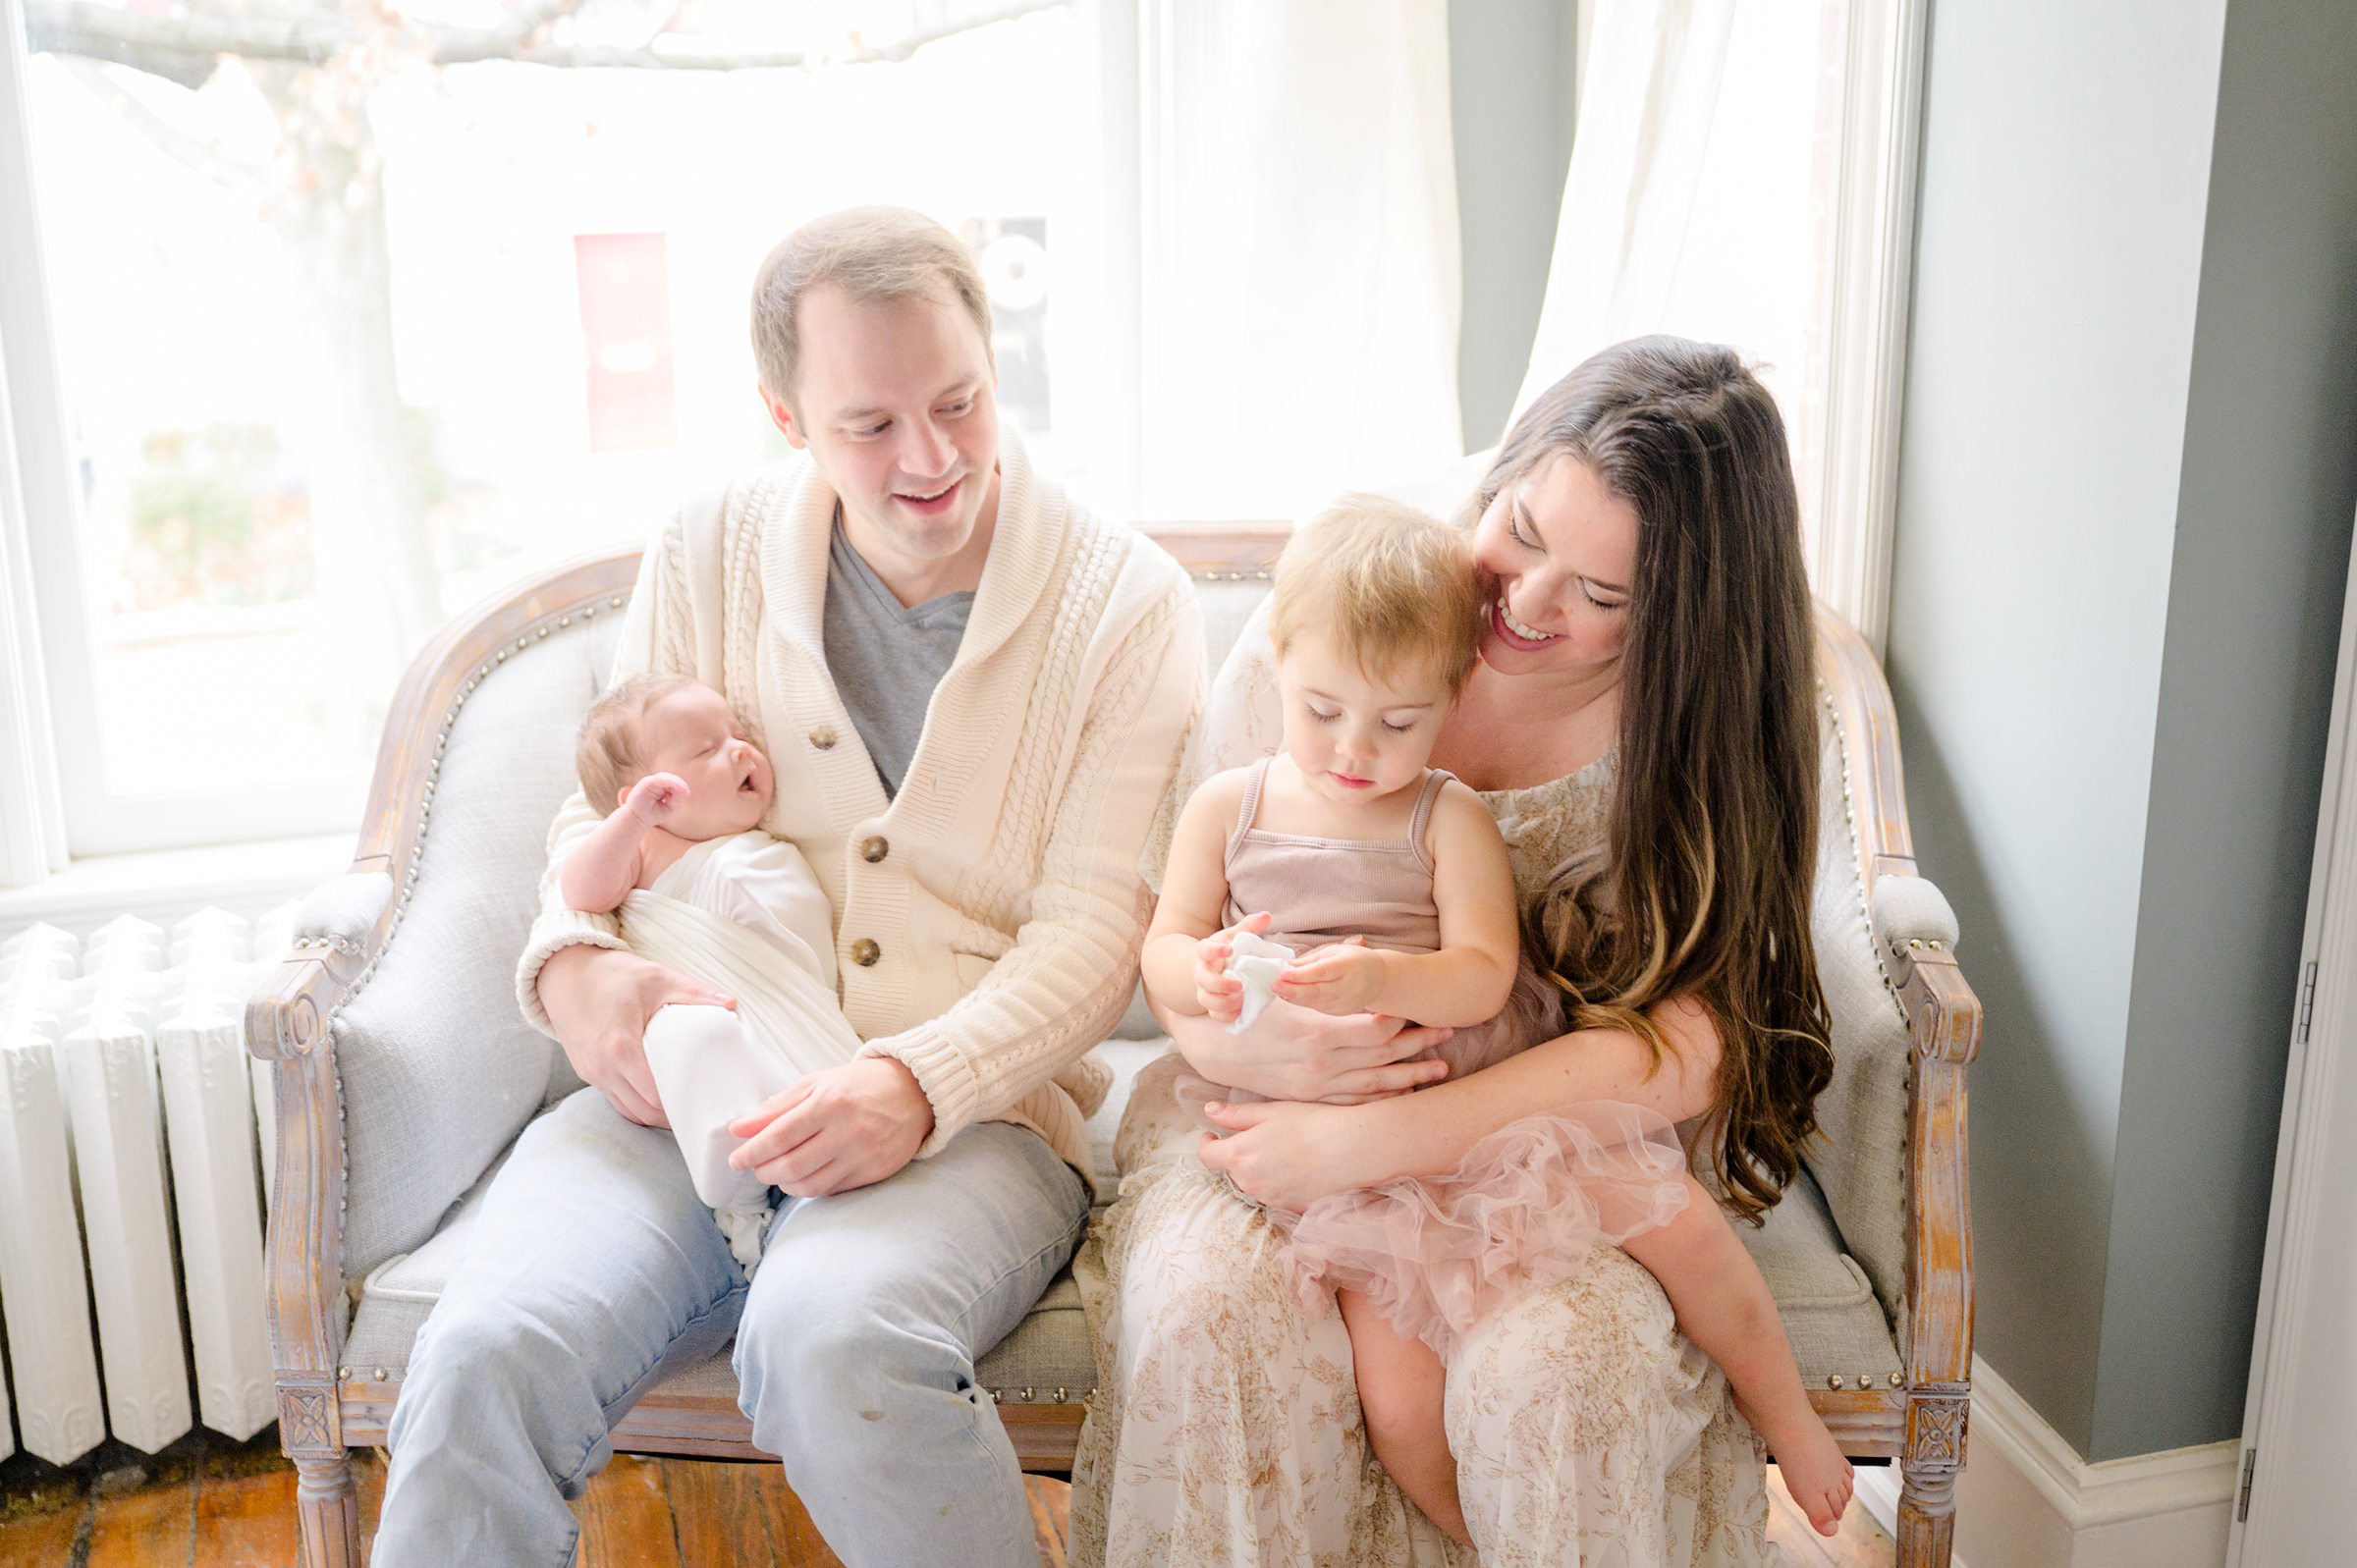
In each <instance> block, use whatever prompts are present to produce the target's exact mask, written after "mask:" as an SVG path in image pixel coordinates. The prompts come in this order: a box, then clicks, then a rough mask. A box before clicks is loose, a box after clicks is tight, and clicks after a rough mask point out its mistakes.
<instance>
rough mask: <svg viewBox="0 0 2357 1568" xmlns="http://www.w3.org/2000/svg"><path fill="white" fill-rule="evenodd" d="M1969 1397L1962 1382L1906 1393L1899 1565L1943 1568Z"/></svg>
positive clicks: (1951, 1543) (1950, 1545)
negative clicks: (1905, 1450)
mask: <svg viewBox="0 0 2357 1568" xmlns="http://www.w3.org/2000/svg"><path fill="white" fill-rule="evenodd" d="M1971 1410H1972V1404H1971V1395H1970V1393H1969V1391H1968V1390H1967V1388H1966V1387H1965V1385H1964V1384H1963V1383H1961V1382H1953V1383H1931V1384H1921V1385H1918V1386H1917V1387H1915V1388H1912V1389H1910V1390H1908V1394H1907V1452H1906V1457H1905V1458H1904V1459H1902V1460H1900V1461H1899V1474H1900V1475H1901V1476H1902V1477H1903V1478H1904V1480H1903V1482H1902V1484H1901V1485H1900V1487H1899V1489H1898V1568H1947V1565H1948V1558H1949V1555H1950V1554H1951V1553H1952V1552H1953V1551H1954V1550H1955V1544H1956V1472H1957V1471H1958V1470H1960V1469H1961V1468H1963V1464H1964V1435H1965V1426H1966V1423H1967V1422H1968V1421H1969V1420H1970V1416H1971Z"/></svg>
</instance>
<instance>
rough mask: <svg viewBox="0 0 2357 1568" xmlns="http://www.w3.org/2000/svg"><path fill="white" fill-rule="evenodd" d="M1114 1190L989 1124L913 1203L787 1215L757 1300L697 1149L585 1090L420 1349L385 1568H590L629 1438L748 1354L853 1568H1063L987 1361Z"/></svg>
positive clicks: (893, 1194)
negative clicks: (1029, 1488)
mask: <svg viewBox="0 0 2357 1568" xmlns="http://www.w3.org/2000/svg"><path fill="white" fill-rule="evenodd" d="M1087 1217H1088V1196H1087V1188H1086V1186H1085V1184H1084V1183H1083V1182H1082V1181H1081V1179H1080V1177H1079V1176H1078V1174H1077V1173H1075V1172H1074V1171H1073V1170H1072V1168H1071V1167H1070V1166H1069V1165H1067V1164H1066V1163H1064V1162H1063V1161H1061V1160H1059V1159H1057V1157H1056V1155H1055V1154H1054V1153H1053V1152H1052V1151H1051V1150H1050V1149H1049V1148H1048V1146H1047V1143H1046V1142H1045V1141H1044V1140H1043V1139H1041V1138H1040V1137H1039V1136H1038V1135H1037V1134H1035V1133H1031V1132H1028V1131H1025V1130H1024V1129H1022V1128H1020V1127H1015V1126H1012V1125H1010V1124H1008V1123H1005V1122H986V1123H982V1124H980V1125H976V1126H972V1127H968V1128H967V1129H966V1130H965V1131H963V1132H961V1133H959V1135H958V1136H957V1137H956V1138H955V1139H953V1140H952V1141H951V1143H950V1145H949V1147H948V1148H946V1149H944V1150H943V1151H942V1152H941V1153H940V1154H938V1155H936V1156H934V1157H933V1158H932V1159H930V1160H924V1161H919V1162H915V1163H913V1164H910V1165H909V1166H908V1167H907V1168H905V1169H904V1170H903V1171H901V1172H900V1173H899V1174H898V1175H896V1176H894V1177H892V1178H891V1179H890V1180H888V1181H882V1182H878V1183H877V1184H876V1185H874V1186H872V1187H865V1188H861V1189H860V1190H859V1191H857V1192H850V1193H843V1194H840V1195H838V1196H836V1197H832V1198H811V1199H792V1198H789V1199H787V1200H785V1201H784V1202H783V1203H781V1204H780V1205H779V1207H778V1210H777V1213H776V1216H775V1217H774V1218H773V1219H772V1221H771V1224H770V1232H769V1246H768V1250H767V1252H766V1254H765V1255H764V1257H763V1260H762V1264H761V1267H760V1269H759V1270H758V1271H755V1273H754V1275H753V1279H752V1282H751V1284H750V1286H749V1287H748V1286H747V1284H746V1281H745V1276H744V1271H742V1270H741V1269H740V1268H739V1267H738V1266H737V1262H736V1260H735V1259H734V1258H732V1257H730V1256H729V1247H728V1243H727V1241H725V1240H724V1239H723V1238H722V1236H721V1233H720V1230H719V1227H718V1226H716V1225H715V1224H714V1223H713V1222H712V1213H711V1211H710V1210H708V1209H706V1208H705V1207H704V1206H703V1205H702V1204H700V1203H698V1202H697V1201H696V1196H695V1190H694V1188H693V1187H692V1186H691V1185H690V1184H689V1182H688V1177H687V1169H686V1166H685V1163H684V1162H682V1161H681V1159H680V1152H679V1148H678V1146H677V1145H676V1144H675V1143H674V1142H673V1141H672V1137H671V1134H670V1133H668V1132H664V1131H661V1130H658V1129H649V1128H645V1127H639V1126H634V1125H632V1124H631V1123H630V1122H628V1121H625V1120H624V1119H623V1118H622V1117H621V1116H620V1115H618V1114H617V1113H616V1112H615V1111H614V1109H613V1108H612V1107H610V1106H608V1105H607V1104H606V1102H605V1100H604V1098H603V1097H602V1096H600V1095H599V1094H598V1093H597V1091H595V1090H593V1089H584V1090H582V1091H580V1092H579V1093H577V1094H576V1095H574V1096H573V1097H572V1098H571V1099H569V1100H567V1101H565V1102H564V1103H563V1104H562V1105H560V1106H558V1107H557V1108H555V1109H554V1110H551V1111H550V1112H549V1113H548V1114H547V1115H545V1116H542V1117H541V1118H540V1119H539V1120H537V1121H535V1122H533V1123H532V1125H531V1126H530V1127H528V1128H526V1129H525V1130H524V1133H523V1135H522V1137H521V1138H520V1139H519V1140H518V1141H517V1145H516V1152H515V1154H514V1155H513V1156H511V1157H510V1159H509V1161H508V1162H507V1164H506V1166H505V1167H503V1168H502V1169H501V1171H500V1173H499V1176H498V1178H497V1179H496V1180H495V1181H494V1182H493V1183H492V1186H491V1190H490V1192H489V1193H487V1194H486V1195H485V1199H484V1207H483V1212H482V1215H481V1216H480V1218H479V1220H478V1222H477V1226H476V1229H475V1232H474V1234H473V1236H472V1238H471V1239H470V1240H469V1242H468V1245H467V1249H466V1257H465V1259H464V1260H463V1261H462V1262H461V1263H460V1265H459V1268H458V1271H457V1272H456V1274H455V1275H454V1277H453V1278H452V1279H451V1282H450V1286H449V1288H448V1289H447V1290H445V1291H444V1292H443V1294H442V1298H441V1300H440V1301H439V1302H437V1303H436V1304H435V1307H434V1310H433V1313H432V1315H431V1316H430V1317H428V1318H427V1319H426V1323H425V1326H424V1328H423V1329H422V1330H420V1331H419V1333H418V1335H417V1343H416V1348H415V1349H414V1350H413V1351H412V1352H411V1358H410V1366H409V1372H408V1375H407V1378H406V1380H405V1381H404V1382H403V1384H402V1390H401V1403H400V1405H399V1408H397V1409H396V1410H395V1412H394V1415H393V1427H392V1433H391V1438H390V1440H391V1445H392V1450H393V1458H392V1465H391V1468H390V1470H389V1472H388V1474H387V1476H386V1480H385V1500H384V1508H383V1512H382V1515H381V1519H380V1522H379V1525H378V1529H377V1536H376V1550H375V1559H374V1560H375V1563H376V1568H448V1565H449V1564H452V1563H481V1564H486V1565H488V1564H548V1565H552V1568H553V1565H557V1564H562V1563H567V1562H570V1561H571V1560H572V1559H573V1556H574V1550H575V1545H576V1538H577V1536H578V1530H577V1528H576V1525H575V1523H574V1517H573V1511H572V1510H571V1509H570V1508H568V1507H567V1506H566V1500H567V1499H568V1498H572V1497H577V1496H579V1495H580V1494H581V1491H582V1488H583V1487H586V1486H587V1485H588V1482H589V1478H590V1477H591V1476H593V1475H595V1474H596V1473H597V1472H598V1471H599V1470H600V1469H602V1468H603V1467H604V1466H605V1464H606V1462H607V1460H609V1459H610V1458H612V1457H613V1449H612V1448H611V1447H610V1446H609V1445H608V1441H607V1434H608V1428H609V1427H610V1426H611V1425H612V1424H613V1423H614V1422H615V1421H616V1420H618V1419H620V1418H621V1416H622V1415H623V1413H624V1412H626V1411H628V1410H629V1409H630V1406H631V1404H632V1403H633V1402H635V1401H636V1400H637V1398H638V1397H639V1395H641V1394H643V1393H644V1392H645V1391H646V1390H647V1389H648V1388H649V1387H651V1386H652V1385H653V1384H655V1383H656V1382H658V1381H659V1380H661V1379H662V1378H663V1376H664V1375H665V1374H666V1373H669V1372H673V1371H676V1370H678V1369H680V1368H683V1367H687V1366H692V1365H694V1364H695V1363H697V1362H699V1361H702V1360H703V1359H705V1358H707V1357H709V1356H711V1355H712V1354H713V1353H714V1352H716V1351H718V1350H719V1349H720V1347H721V1346H722V1345H723V1344H725V1343H727V1342H728V1339H729V1336H730V1335H731V1334H732V1333H734V1334H735V1335H736V1336H737V1350H736V1364H737V1375H738V1379H739V1380H740V1384H741V1390H742V1394H741V1400H740V1402H741V1404H742V1406H743V1408H744V1411H745V1414H746V1415H747V1416H748V1417H750V1418H751V1420H752V1423H753V1441H754V1442H755V1443H757V1444H759V1445H760V1446H761V1447H762V1448H764V1449H766V1450H767V1451H769V1452H770V1453H774V1454H777V1455H780V1456H781V1457H782V1458H783V1459H784V1460H785V1463H786V1475H787V1479H788V1481H789V1482H790V1483H791V1484H792V1486H793V1487H794V1489H795V1494H796V1495H798V1496H799V1497H800V1498H801V1500H802V1502H803V1505H804V1506H805V1507H807V1508H808V1509H809V1511H810V1517H811V1520H812V1521H813V1522H814V1523H815V1524H816V1525H817V1526H818V1528H819V1531H820V1533H821V1534H822V1535H824V1536H825V1537H826V1539H827V1543H828V1544H829V1545H831V1546H833V1547H834V1548H835V1551H836V1553H837V1554H838V1555H839V1556H841V1557H842V1558H843V1560H844V1561H845V1563H846V1564H848V1565H850V1568H901V1565H904V1564H906V1565H914V1564H930V1563H974V1564H991V1565H996V1564H1004V1565H1007V1568H1014V1565H1016V1564H1025V1565H1028V1564H1034V1563H1036V1562H1038V1560H1039V1552H1038V1547H1037V1545H1036V1544H1035V1542H1034V1540H1033V1536H1032V1528H1031V1515H1030V1510H1029V1507H1028V1505H1027V1504H1026V1503H1025V1501H1024V1498H1023V1492H1022V1486H1021V1478H1020V1476H1019V1473H1018V1471H1017V1468H1016V1465H1015V1458H1014V1445H1013V1444H1012V1443H1010V1442H1009V1441H1008V1438H1007V1433H1006V1432H1005V1430H1004V1429H1003V1428H1001V1427H1000V1425H999V1418H998V1412H997V1410H996V1409H995V1408H994V1407H993V1406H992V1403H991V1398H990V1395H989V1394H988V1393H987V1392H985V1391H984V1390H983V1389H981V1388H980V1387H978V1386H976V1384H975V1382H974V1362H975V1359H976V1358H977V1357H979V1356H981V1355H982V1354H984V1353H985V1352H986V1351H988V1350H989V1349H990V1347H991V1346H993V1345H995V1344H997V1343H998V1341H999V1340H1000V1339H1001V1338H1003V1337H1004V1336H1005V1335H1006V1334H1007V1332H1008V1331H1009V1330H1010V1329H1012V1328H1014V1325H1016V1324H1017V1323H1020V1322H1021V1321H1022V1318H1023V1315H1024V1314H1025V1313H1026V1312H1028V1311H1029V1310H1030V1309H1031V1306H1032V1304H1033V1303H1034V1302H1036V1301H1037V1300H1038V1299H1039V1296H1040V1294H1041V1292H1042V1291H1044V1290H1046V1289H1047V1287H1048V1284H1049V1282H1050V1281H1051V1280H1052V1279H1054V1278H1055V1276H1056V1271H1058V1270H1059V1269H1062V1268H1063V1267H1064V1265H1065V1263H1066V1261H1067V1260H1068V1259H1069V1257H1070V1256H1071V1252H1072V1248H1073V1246H1074V1245H1075V1244H1076V1243H1077V1242H1078V1240H1079V1237H1080V1229H1081V1226H1082V1225H1083V1224H1084V1223H1085V1222H1086V1220H1087Z"/></svg>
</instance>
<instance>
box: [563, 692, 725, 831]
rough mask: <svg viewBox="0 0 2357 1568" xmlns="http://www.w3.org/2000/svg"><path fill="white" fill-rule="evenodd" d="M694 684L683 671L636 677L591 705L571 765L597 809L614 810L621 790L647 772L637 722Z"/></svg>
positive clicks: (634, 782) (592, 804)
mask: <svg viewBox="0 0 2357 1568" xmlns="http://www.w3.org/2000/svg"><path fill="white" fill-rule="evenodd" d="M694 684H695V682H694V681H692V680H690V679H688V678H687V677H686V676H630V679H628V680H625V681H624V682H623V683H622V684H621V685H619V686H616V687H615V688H614V689H613V690H612V691H609V692H607V693H606V694H605V695H604V696H602V697H600V698H598V699H597V700H596V701H595V702H593V703H591V704H590V705H589V716H588V717H587V718H585V719H583V720H582V721H581V735H580V738H579V739H578V740H577V741H576V742H575V743H574V748H573V768H574V772H576V773H577V774H579V775H580V776H581V793H582V794H584V795H587V796H588V797H589V804H590V805H591V806H592V807H593V808H595V809H596V810H597V811H599V812H601V813H610V812H612V811H614V810H615V809H616V808H617V807H619V806H620V805H621V804H622V792H623V790H625V789H627V788H629V787H630V785H631V784H636V783H637V782H638V780H639V778H640V777H641V776H642V775H644V774H645V772H646V767H645V764H644V762H643V761H642V760H641V759H640V757H639V755H638V735H639V731H638V725H639V721H641V720H643V719H644V718H645V717H646V710H647V709H649V708H651V707H653V706H654V705H655V704H656V703H657V702H659V701H660V700H662V699H663V698H665V697H668V696H670V695H671V694H672V693H673V692H675V691H677V690H679V689H680V688H681V687H682V686H692V685H694Z"/></svg>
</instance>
